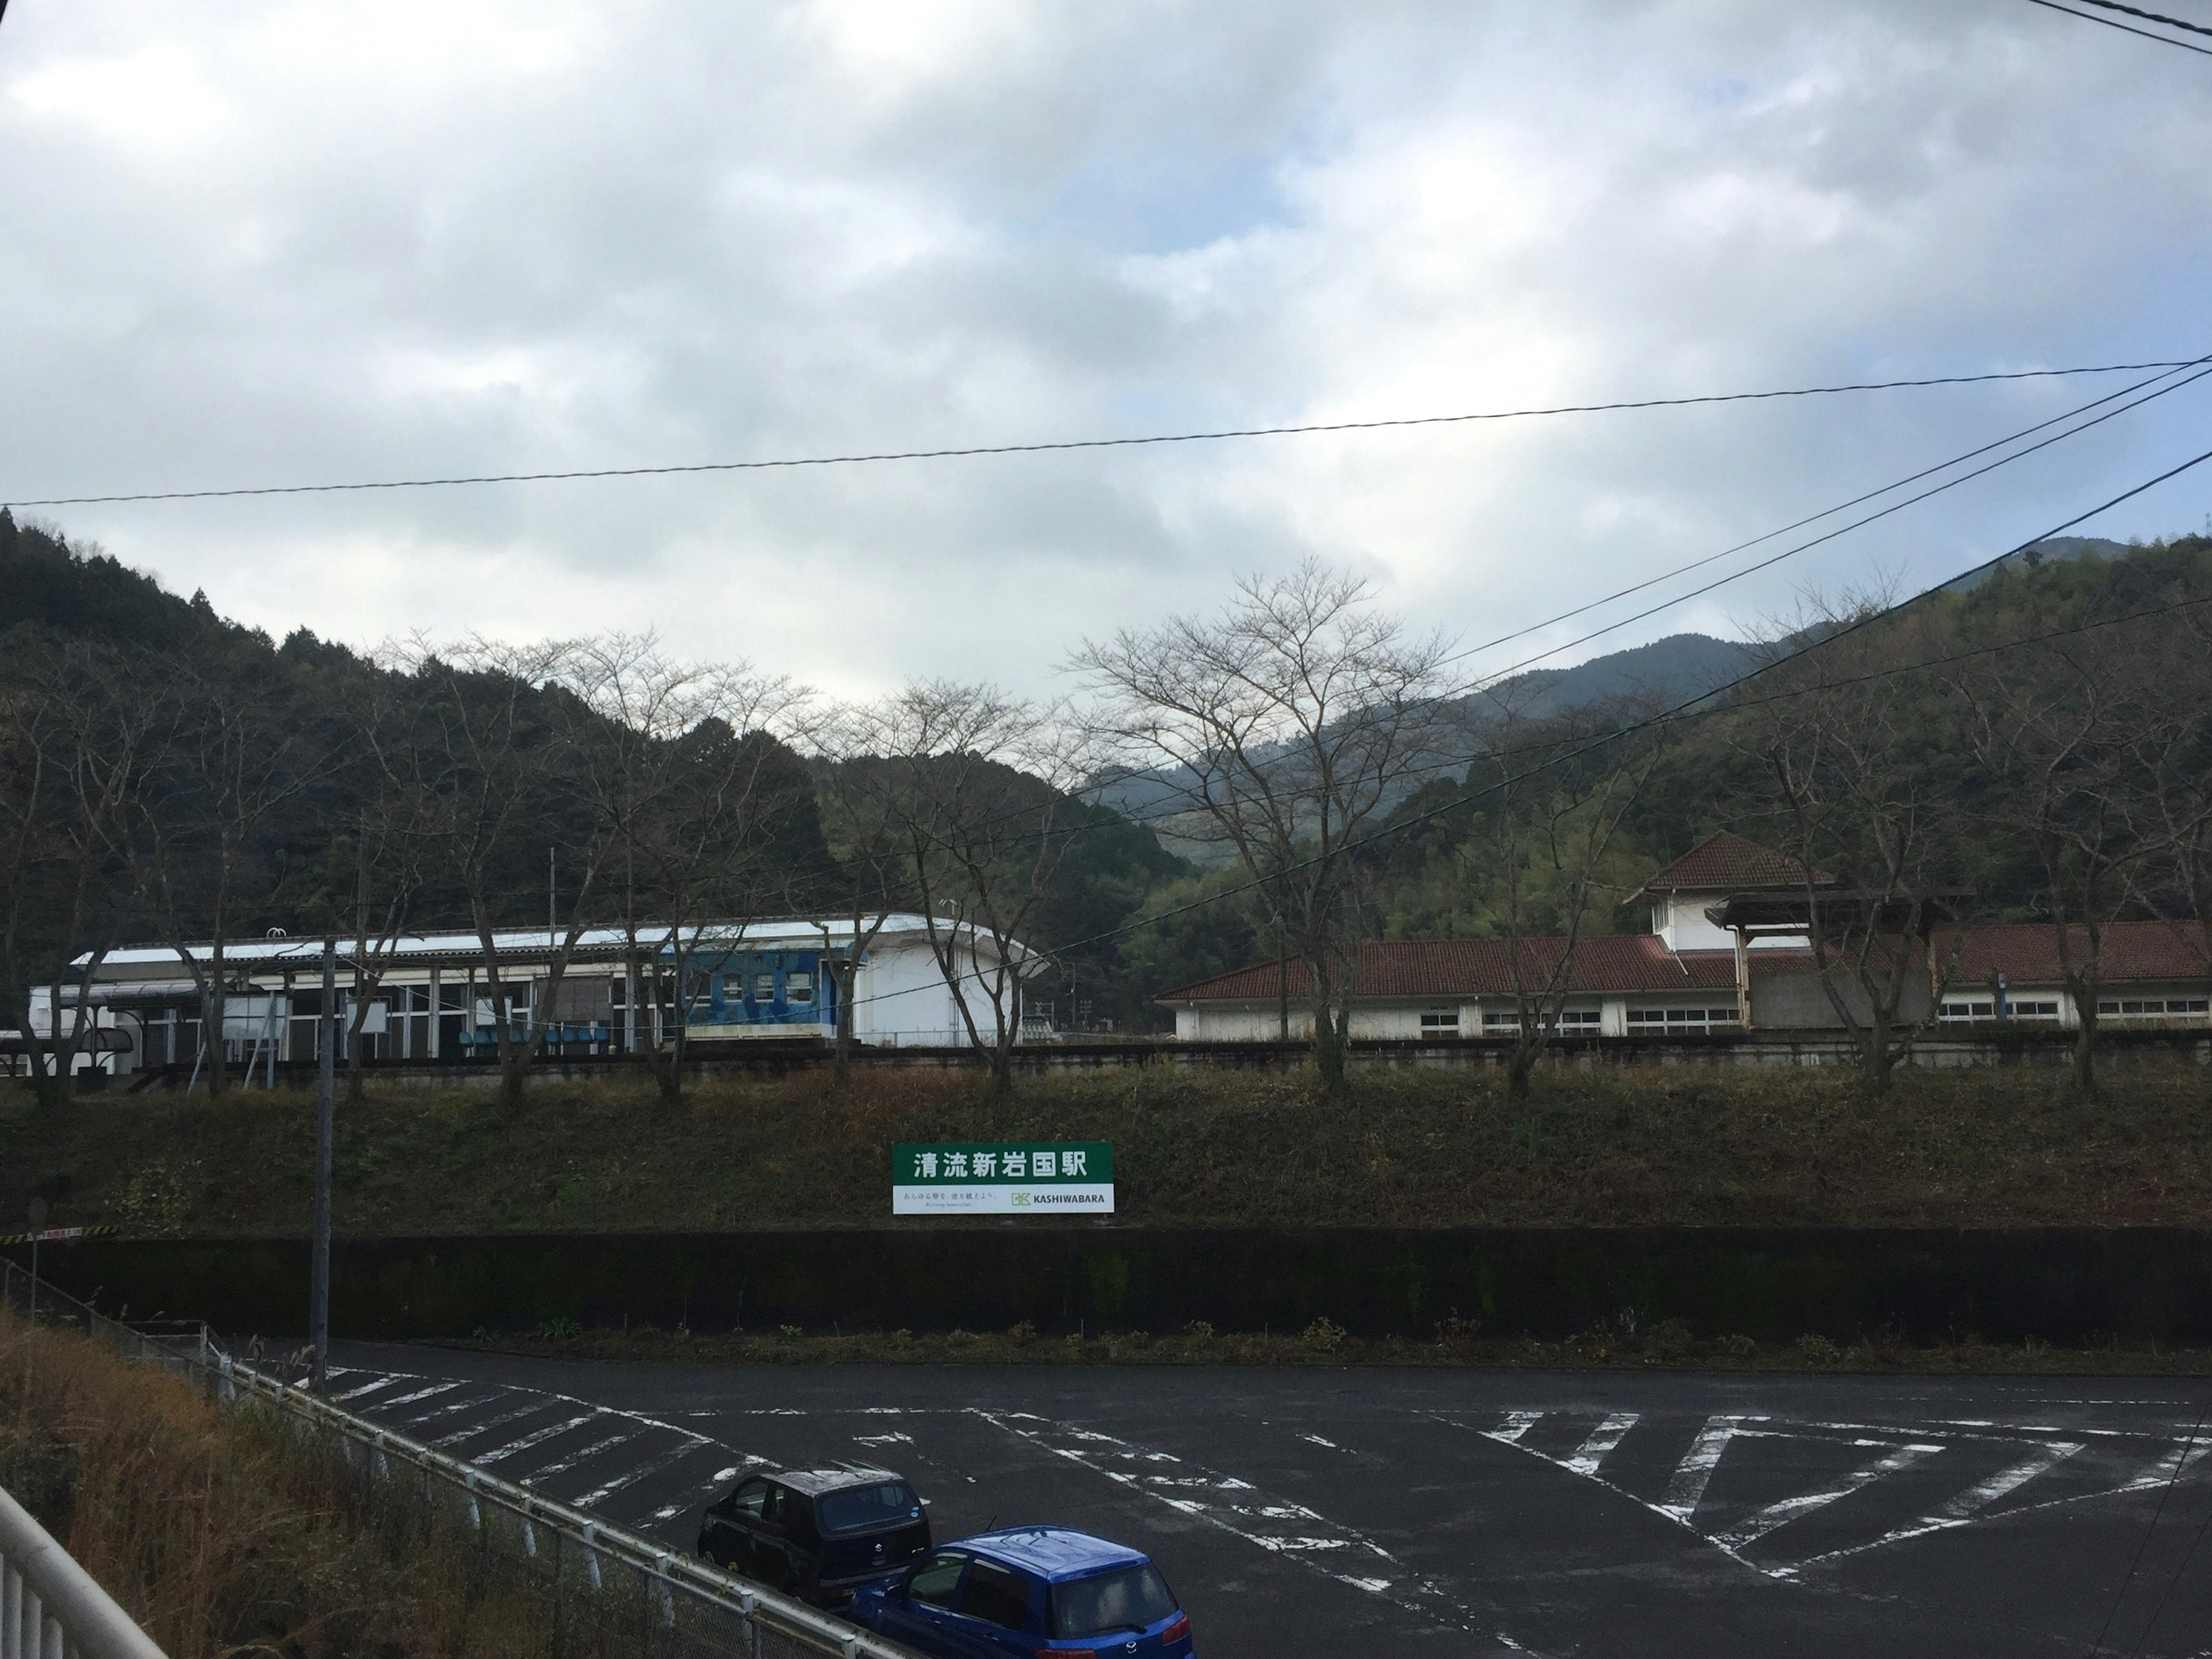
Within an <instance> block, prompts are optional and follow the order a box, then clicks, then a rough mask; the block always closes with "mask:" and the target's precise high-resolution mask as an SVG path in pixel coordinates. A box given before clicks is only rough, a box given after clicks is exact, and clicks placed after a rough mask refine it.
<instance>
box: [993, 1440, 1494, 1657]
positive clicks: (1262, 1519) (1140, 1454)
mask: <svg viewBox="0 0 2212 1659" xmlns="http://www.w3.org/2000/svg"><path fill="white" fill-rule="evenodd" d="M974 1414H975V1416H976V1417H978V1418H980V1419H982V1420H983V1421H984V1422H986V1423H988V1424H990V1425H993V1426H994V1427H995V1428H999V1429H1003V1430H1004V1431H1006V1432H1007V1433H1008V1434H1012V1435H1018V1436H1019V1437H1021V1438H1023V1439H1024V1440H1027V1441H1029V1442H1030V1443H1031V1444H1033V1445H1036V1446H1037V1447H1040V1448H1041V1449H1043V1450H1045V1451H1047V1452H1049V1453H1050V1454H1052V1455H1054V1456H1055V1457H1060V1458H1065V1459H1066V1461H1067V1462H1071V1463H1076V1464H1079V1465H1081V1466H1082V1467H1083V1468H1087V1469H1090V1470H1091V1471H1092V1472H1094V1473H1095V1474H1102V1475H1103V1476H1105V1477H1106V1479H1108V1480H1111V1481H1114V1482H1115V1483H1116V1484H1117V1485H1120V1486H1127V1487H1128V1488H1130V1489H1131V1490H1132V1491H1134V1492H1141V1493H1143V1494H1144V1495H1145V1496H1146V1497H1148V1498H1152V1499H1154V1500H1155V1501H1157V1502H1158V1503H1162V1504H1166V1505H1167V1506H1168V1507H1169V1508H1170V1509H1172V1510H1179V1511H1181V1512H1182V1514H1185V1515H1188V1516H1194V1517H1195V1518H1197V1519H1199V1520H1202V1521H1206V1522H1211V1523H1212V1524H1213V1525H1214V1526H1217V1527H1218V1528H1221V1529H1222V1530H1223V1531H1225V1532H1228V1533H1231V1534H1235V1535H1236V1536H1237V1537H1239V1538H1242V1539H1243V1540H1244V1541H1245V1542H1247V1543H1249V1544H1252V1545H1254V1546H1256V1547H1258V1548H1260V1549H1262V1550H1265V1551H1267V1553H1269V1554H1271V1555H1279V1556H1284V1557H1286V1558H1288V1559H1291V1560H1296V1561H1299V1562H1302V1563H1304V1565H1307V1566H1310V1567H1312V1568H1313V1569H1314V1570H1315V1571H1318V1572H1320V1573H1322V1575H1324V1576H1325V1577H1329V1578H1333V1579H1334V1580H1336V1581H1337V1582H1338V1583H1341V1584H1349V1585H1351V1586H1352V1588H1354V1589H1359V1590H1364V1591H1365V1592H1366V1593H1367V1594H1368V1595H1376V1596H1380V1597H1382V1598H1383V1599H1384V1600H1386V1601H1390V1602H1392V1603H1394V1604H1395V1605H1396V1606H1398V1607H1404V1608H1405V1609H1407V1611H1408V1612H1412V1613H1419V1614H1421V1615H1422V1616H1424V1617H1425V1618H1427V1619H1430V1620H1434V1621H1435V1622H1437V1623H1438V1624H1441V1625H1445V1626H1450V1627H1452V1628H1455V1629H1458V1630H1464V1631H1468V1632H1472V1633H1474V1634H1478V1635H1490V1636H1494V1637H1496V1638H1497V1639H1498V1640H1499V1641H1500V1642H1505V1640H1506V1638H1504V1637H1503V1636H1501V1635H1498V1632H1495V1631H1492V1630H1489V1629H1487V1628H1486V1625H1485V1623H1484V1621H1483V1620H1482V1617H1481V1615H1480V1614H1478V1613H1476V1612H1475V1611H1474V1609H1473V1608H1471V1607H1464V1606H1462V1605H1461V1604H1460V1603H1459V1602H1457V1601H1454V1600H1453V1599H1452V1598H1451V1597H1450V1596H1449V1595H1446V1594H1445V1593H1444V1591H1443V1589H1442V1587H1441V1586H1439V1585H1438V1584H1437V1583H1435V1582H1434V1581H1433V1580H1431V1579H1427V1578H1424V1577H1420V1576H1419V1575H1418V1574H1416V1573H1415V1572H1414V1571H1413V1569H1412V1568H1410V1567H1408V1566H1407V1565H1406V1564H1405V1563H1404V1562H1403V1561H1401V1560H1400V1559H1398V1558H1397V1557H1396V1556H1395V1555H1393V1554H1392V1553H1390V1552H1389V1550H1388V1549H1386V1548H1384V1547H1383V1546H1382V1545H1381V1544H1378V1543H1377V1542H1376V1541H1375V1540H1373V1539H1372V1538H1370V1537H1368V1536H1367V1535H1366V1534H1364V1533H1362V1532H1360V1531H1358V1530H1357V1529H1356V1528H1352V1527H1348V1526H1346V1525H1344V1524H1343V1523H1341V1522H1334V1521H1331V1520H1329V1519H1328V1516H1324V1515H1322V1514H1319V1513H1318V1512H1316V1511H1315V1510H1310V1509H1308V1508H1307V1507H1306V1506H1305V1505H1304V1504H1288V1503H1284V1502H1281V1501H1280V1500H1277V1501H1275V1502H1273V1503H1268V1502H1265V1501H1261V1502H1255V1501H1254V1500H1255V1498H1259V1497H1260V1494H1259V1492H1257V1490H1256V1489H1255V1487H1254V1486H1252V1484H1251V1483H1250V1482H1249V1481H1247V1480H1238V1479H1237V1478H1236V1477H1235V1476H1234V1475H1229V1474H1221V1473H1219V1472H1218V1471H1215V1470H1211V1469H1202V1468H1198V1467H1196V1466H1195V1465H1193V1464H1188V1463H1184V1462H1182V1460H1181V1459H1180V1458H1176V1457H1174V1456H1171V1455H1169V1454H1167V1453H1164V1452H1156V1451H1152V1450H1150V1449H1146V1448H1145V1447H1142V1446H1138V1445H1134V1444H1132V1443H1130V1442H1128V1441H1126V1440H1121V1439H1117V1438H1116V1437H1114V1436H1113V1435H1110V1434H1099V1433H1097V1432H1095V1431H1091V1430H1089V1429H1079V1428H1076V1427H1073V1425H1066V1424H1059V1423H1054V1422H1050V1421H1048V1419H1043V1418H1040V1417H1036V1416H1033V1415H1031V1414H1030V1413H1026V1412H1009V1413H992V1412H987V1411H981V1410H977V1411H975V1413H974ZM1032 1425H1033V1426H1032ZM1161 1462H1168V1463H1176V1464H1178V1465H1180V1466H1181V1468H1182V1471H1183V1473H1181V1474H1173V1475H1170V1474H1152V1473H1149V1472H1147V1471H1146V1468H1144V1467H1143V1466H1144V1465H1146V1464H1148V1463H1161ZM1286 1522H1287V1523H1289V1524H1287V1525H1286V1524H1284V1523H1286ZM1347 1554H1350V1555H1353V1556H1357V1557H1362V1558H1364V1559H1365V1560H1366V1561H1369V1562H1372V1563H1374V1564H1375V1565H1378V1566H1383V1567H1386V1568H1388V1569H1389V1575H1390V1576H1389V1577H1379V1576H1371V1574H1372V1569H1371V1568H1370V1571H1369V1572H1367V1573H1362V1572H1359V1571H1355V1570H1353V1569H1352V1565H1351V1564H1350V1563H1348V1562H1345V1561H1344V1560H1343V1558H1344V1556H1346V1555H1347ZM1507 1645H1509V1646H1516V1647H1517V1644H1511V1643H1507Z"/></svg>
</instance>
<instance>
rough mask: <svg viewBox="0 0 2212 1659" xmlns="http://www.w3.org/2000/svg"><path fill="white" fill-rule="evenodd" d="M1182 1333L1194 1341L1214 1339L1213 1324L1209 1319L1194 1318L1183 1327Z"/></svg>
mask: <svg viewBox="0 0 2212 1659" xmlns="http://www.w3.org/2000/svg"><path fill="white" fill-rule="evenodd" d="M1182 1334H1184V1335H1185V1336H1188V1337H1189V1338H1191V1339H1192V1340H1194V1341H1199V1342H1211V1341H1212V1340H1213V1326H1212V1323H1211V1322H1209V1321H1206V1320H1203V1319H1194V1320H1192V1321H1191V1322H1190V1323H1189V1324H1188V1325H1186V1326H1184V1327H1183V1328H1182Z"/></svg>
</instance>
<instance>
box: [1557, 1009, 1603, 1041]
mask: <svg viewBox="0 0 2212 1659" xmlns="http://www.w3.org/2000/svg"><path fill="white" fill-rule="evenodd" d="M1603 1019H1604V1016H1603V1015H1602V1014H1601V1013H1600V1012H1599V1011H1598V1010H1596V1009H1595V1008H1562V1009H1560V1010H1559V1033H1560V1035H1561V1036H1596V1035H1597V1034H1598V1028H1599V1026H1600V1024H1601V1023H1602V1022H1603Z"/></svg>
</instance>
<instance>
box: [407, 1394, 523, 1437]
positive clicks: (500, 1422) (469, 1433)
mask: <svg viewBox="0 0 2212 1659" xmlns="http://www.w3.org/2000/svg"><path fill="white" fill-rule="evenodd" d="M551 1403H552V1402H551V1401H549V1400H547V1399H545V1398H544V1396H542V1395H541V1396H539V1397H538V1399H536V1400H533V1401H531V1402H530V1403H529V1404H528V1405H526V1406H518V1407H515V1408H514V1409H513V1411H508V1412H501V1413H500V1414H499V1415H498V1416H497V1417H489V1418H486V1419H484V1420H483V1422H481V1423H471V1424H468V1425H465V1426H464V1427H461V1428H458V1429H455V1430H454V1431H453V1432H452V1433H451V1434H445V1435H440V1436H439V1437H438V1438H436V1439H435V1440H433V1441H432V1442H431V1444H432V1445H434V1446H458V1445H459V1444H460V1443H461V1442H462V1441H464V1440H473V1439H475V1438H476V1437H477V1436H478V1435H480V1434H489V1433H490V1432H491V1431H493V1430H494V1429H501V1428H505V1427H506V1426H507V1425H508V1424H509V1423H513V1422H515V1421H517V1420H519V1419H522V1418H525V1417H528V1416H529V1415H530V1414H531V1413H533V1412H542V1411H544V1409H545V1408H546V1407H547V1406H549V1405H550V1404H551Z"/></svg>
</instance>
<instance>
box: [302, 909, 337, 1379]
mask: <svg viewBox="0 0 2212 1659" xmlns="http://www.w3.org/2000/svg"><path fill="white" fill-rule="evenodd" d="M316 1030H317V1031H318V1033H319V1036H320V1039H321V1040H320V1042H319V1043H318V1044H317V1045H316V1046H317V1047H318V1048H319V1049H320V1050H321V1053H320V1054H319V1056H318V1059H319V1060H320V1062H321V1064H320V1066H319V1071H320V1073H321V1075H320V1077H319V1079H318V1082H317V1085H316V1090H315V1243H314V1265H313V1269H312V1273H313V1284H312V1285H310V1287H309V1289H308V1292H307V1338H308V1340H309V1341H311V1342H312V1343H313V1344H314V1349H315V1358H314V1362H313V1370H312V1371H311V1372H310V1373H309V1375H308V1379H307V1386H308V1387H309V1388H311V1389H313V1390H314V1391H315V1392H316V1393H317V1394H320V1393H322V1391H323V1385H324V1383H325V1381H326V1380H327V1373H328V1371H329V1369H330V1363H331V1139H332V1136H333V1133H334V1132H335V1130H336V1127H337V1126H336V1124H335V1122H334V1121H333V1119H334V1116H335V1114H336V1110H337V1093H338V1091H337V1075H338V1074H337V1049H338V942H337V939H335V938H328V939H324V941H323V1014H322V1018H321V1019H320V1020H319V1021H318V1022H317V1023H316Z"/></svg>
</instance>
